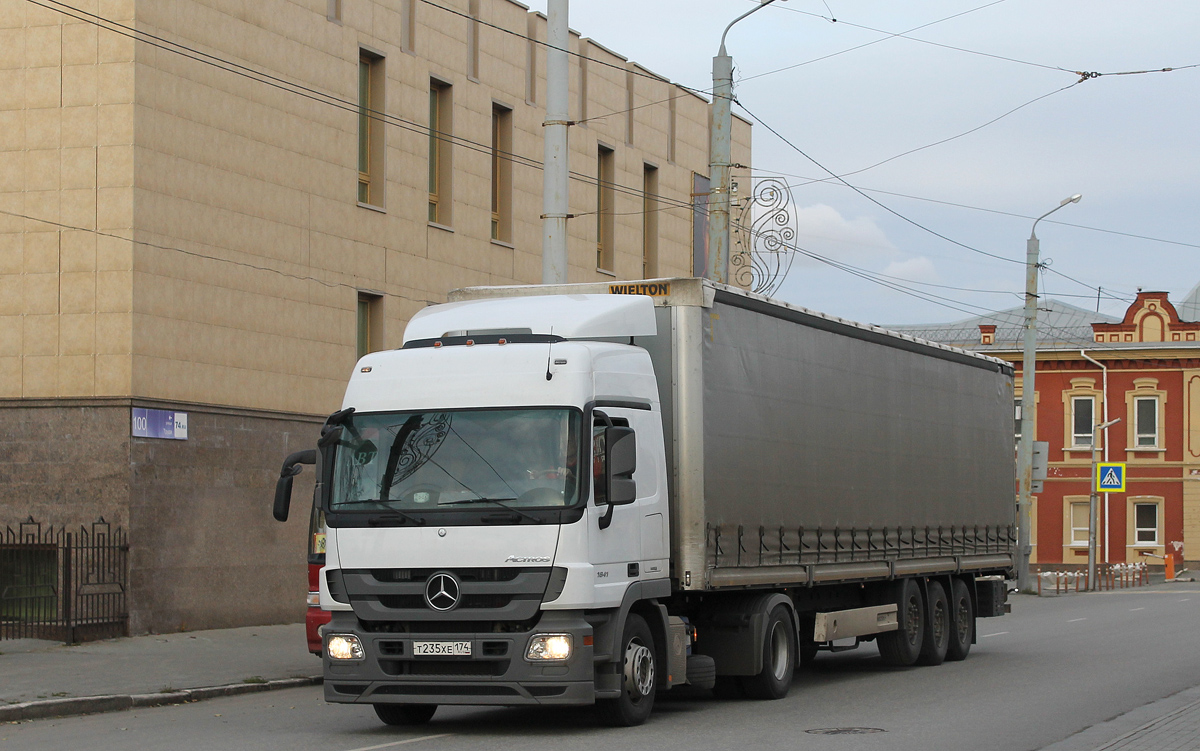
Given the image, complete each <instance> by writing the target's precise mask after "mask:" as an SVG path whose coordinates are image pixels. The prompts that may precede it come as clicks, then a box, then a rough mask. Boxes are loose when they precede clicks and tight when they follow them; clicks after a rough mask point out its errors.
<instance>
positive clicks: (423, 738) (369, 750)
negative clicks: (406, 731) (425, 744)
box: [348, 733, 454, 751]
mask: <svg viewBox="0 0 1200 751" xmlns="http://www.w3.org/2000/svg"><path fill="white" fill-rule="evenodd" d="M452 735H454V733H442V734H440V735H423V736H421V737H420V738H405V739H404V740H402V741H392V742H391V743H380V744H379V745H378V746H363V747H361V748H351V749H348V751H375V749H379V748H392V747H393V746H404V745H407V744H409V743H419V742H420V741H432V740H434V739H435V738H449V737H450V736H452Z"/></svg>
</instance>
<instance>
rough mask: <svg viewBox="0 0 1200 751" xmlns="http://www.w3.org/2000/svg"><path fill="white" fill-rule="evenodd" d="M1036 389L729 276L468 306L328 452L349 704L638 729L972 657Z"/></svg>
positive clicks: (417, 344)
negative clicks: (691, 694) (662, 705)
mask: <svg viewBox="0 0 1200 751" xmlns="http://www.w3.org/2000/svg"><path fill="white" fill-rule="evenodd" d="M1012 376H1013V371H1012V368H1011V366H1010V365H1009V364H1007V363H1005V362H1003V361H1000V360H997V359H994V358H990V357H985V356H981V355H977V354H972V353H969V352H965V351H962V350H958V349H953V348H949V347H945V346H941V345H937V344H933V343H930V342H925V341H921V340H918V339H914V338H912V337H908V336H904V335H901V334H896V333H893V332H889V331H886V330H884V329H881V328H878V327H873V326H864V325H861V324H856V323H852V322H849V321H844V320H841V319H838V318H834V317H831V316H826V315H822V314H820V313H816V312H813V311H808V310H804V309H802V308H798V307H795V306H791V305H787V304H784V303H780V302H777V301H772V300H769V299H767V298H764V297H761V296H758V295H754V294H750V293H747V292H744V291H742V290H738V289H734V288H730V287H725V286H721V285H714V284H712V283H711V282H708V281H705V280H700V279H663V280H652V281H649V282H638V283H630V284H611V285H597V284H585V285H564V286H560V287H532V286H531V287H484V288H471V289H464V290H458V291H456V292H454V293H452V294H451V302H450V303H448V304H445V305H437V306H431V307H429V308H426V309H425V310H423V311H421V312H420V313H418V314H417V315H416V316H414V317H413V319H412V321H411V322H410V323H409V325H408V328H407V330H406V332H405V336H404V345H403V347H402V348H401V349H399V350H396V351H391V352H377V353H373V354H371V355H368V356H366V357H364V358H363V359H362V360H360V361H359V363H358V364H357V365H356V366H355V371H354V373H353V375H352V377H351V379H350V383H349V386H348V388H347V391H346V396H345V399H344V402H343V408H342V410H340V411H339V412H337V413H335V414H334V415H331V416H330V419H329V420H328V421H327V423H326V426H325V427H324V428H323V430H322V435H321V438H320V440H319V442H318V448H317V449H316V451H315V452H313V455H310V456H308V457H306V458H308V459H315V461H316V472H317V490H316V493H317V502H318V503H319V504H320V508H321V509H322V510H323V512H324V514H325V521H326V525H327V532H326V565H325V568H324V570H323V575H322V577H321V580H320V600H321V606H322V607H323V608H325V609H327V610H330V611H331V616H332V619H331V622H330V623H329V624H328V625H327V626H325V627H323V629H322V638H323V640H324V645H325V650H324V657H323V660H324V670H325V696H326V699H327V700H329V701H333V702H346V703H368V704H372V705H374V707H375V710H376V712H377V714H378V715H379V717H380V718H381V719H382V720H383V721H384V722H387V723H392V724H407V723H413V722H422V721H426V720H428V719H429V718H430V717H431V716H432V715H433V713H434V711H435V710H436V707H437V706H438V705H441V704H491V705H522V704H592V703H595V704H597V705H598V709H599V710H600V715H601V717H602V718H603V719H605V720H606V721H608V722H610V723H612V724H618V725H632V724H638V723H640V722H643V721H644V720H645V719H646V717H648V716H649V714H650V711H651V709H652V707H653V702H654V697H655V695H656V693H657V692H659V691H664V690H669V689H671V688H672V687H674V686H678V685H682V684H692V685H694V686H699V687H701V688H712V689H713V690H714V691H716V692H718V693H719V694H722V695H727V696H733V695H747V696H752V697H758V698H779V697H782V696H783V695H785V694H786V693H787V691H788V688H789V686H790V684H791V680H792V675H793V670H794V669H795V666H796V665H797V664H798V663H800V662H803V661H806V660H808V659H811V658H812V657H813V655H815V654H816V652H817V651H818V650H820V649H831V648H842V647H844V646H847V645H850V644H851V643H852V644H853V645H857V644H858V643H860V642H862V641H870V640H874V641H876V642H877V644H878V648H879V651H880V654H881V655H882V658H883V660H884V661H885V662H887V663H888V664H892V665H911V664H914V663H921V664H938V663H940V662H942V661H943V660H944V659H963V658H965V657H966V656H967V652H968V651H969V650H970V647H971V644H972V643H973V642H974V640H975V619H976V618H977V617H988V616H996V615H1001V614H1003V613H1004V612H1005V610H1006V607H1007V605H1006V602H1005V599H1006V589H1005V583H1004V577H1005V576H1007V575H1009V574H1010V573H1011V569H1012V566H1013V563H1014V555H1015V553H1014V549H1015V529H1014V526H1013V513H1014V503H1013V487H1014V474H1015V472H1014V462H1013V446H1012V440H1013V409H1012V405H1013V384H1012ZM289 459H292V458H291V457H290V458H289ZM297 471H298V464H297V462H296V461H291V462H289V463H288V464H285V467H284V471H283V474H282V476H281V480H280V487H279V491H278V492H277V495H276V506H275V514H276V517H277V518H286V516H287V504H288V500H289V498H290V478H291V477H292V476H293V475H294V474H295V473H296V472H297Z"/></svg>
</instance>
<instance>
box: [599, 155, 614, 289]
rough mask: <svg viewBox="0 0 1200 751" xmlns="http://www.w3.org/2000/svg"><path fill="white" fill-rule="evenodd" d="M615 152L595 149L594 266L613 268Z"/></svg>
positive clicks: (604, 268) (608, 269) (602, 268)
mask: <svg viewBox="0 0 1200 751" xmlns="http://www.w3.org/2000/svg"><path fill="white" fill-rule="evenodd" d="M615 181H616V154H615V153H614V152H613V150H612V149H610V148H608V147H607V146H598V147H597V149H596V268H597V269H600V270H602V271H612V270H613V230H614V224H613V221H614V217H613V200H614V190H613V186H614V184H615Z"/></svg>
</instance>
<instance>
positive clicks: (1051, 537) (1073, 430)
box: [899, 285, 1200, 568]
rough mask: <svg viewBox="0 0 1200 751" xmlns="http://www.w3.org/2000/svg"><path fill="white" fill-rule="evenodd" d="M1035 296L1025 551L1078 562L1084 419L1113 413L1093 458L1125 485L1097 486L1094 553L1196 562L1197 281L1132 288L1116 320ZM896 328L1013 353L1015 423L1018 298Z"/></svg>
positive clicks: (1086, 466) (1083, 526)
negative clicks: (994, 309)
mask: <svg viewBox="0 0 1200 751" xmlns="http://www.w3.org/2000/svg"><path fill="white" fill-rule="evenodd" d="M1042 305H1043V308H1041V309H1040V310H1039V313H1038V319H1039V320H1038V353H1037V369H1038V372H1037V379H1036V388H1037V394H1036V397H1035V400H1036V404H1037V415H1036V435H1035V440H1039V441H1046V442H1048V443H1049V470H1048V476H1047V479H1046V481H1045V483H1044V489H1043V490H1042V492H1040V493H1038V494H1036V497H1035V500H1034V507H1033V524H1032V529H1031V532H1032V534H1031V540H1033V542H1034V548H1033V557H1032V558H1031V561H1032V562H1033V563H1036V564H1041V565H1043V566H1046V565H1051V566H1053V565H1056V564H1057V565H1065V566H1072V565H1077V564H1086V562H1087V543H1088V502H1089V494H1090V492H1091V471H1092V461H1093V445H1092V429H1093V427H1094V426H1095V425H1098V424H1101V423H1104V422H1106V421H1108V420H1112V419H1116V418H1120V422H1118V423H1117V424H1115V425H1113V426H1112V427H1110V428H1108V429H1107V430H1104V431H1101V433H1100V435H1099V440H1098V441H1097V443H1096V446H1095V448H1096V457H1097V458H1098V459H1099V460H1100V461H1112V462H1125V463H1126V465H1127V470H1126V491H1125V492H1123V493H1105V494H1102V495H1101V500H1100V508H1099V526H1098V528H1097V560H1098V561H1100V562H1110V563H1126V562H1134V561H1139V560H1147V559H1146V558H1145V557H1144V556H1143V555H1142V554H1143V553H1147V554H1153V555H1157V556H1162V555H1166V554H1171V555H1173V556H1174V557H1175V560H1176V563H1177V564H1184V563H1185V561H1192V562H1200V320H1198V319H1200V285H1198V286H1197V287H1196V288H1195V289H1194V290H1192V292H1191V293H1190V294H1189V295H1188V296H1187V297H1186V298H1184V299H1183V300H1182V301H1180V303H1179V305H1178V306H1176V305H1174V304H1172V303H1171V301H1170V300H1168V296H1167V293H1165V292H1139V293H1138V295H1137V298H1136V300H1134V302H1133V303H1132V304H1131V305H1130V306H1129V308H1128V309H1127V310H1126V312H1125V315H1124V317H1123V318H1121V319H1115V318H1113V317H1111V316H1105V315H1102V314H1096V313H1092V312H1089V311H1086V310H1082V309H1080V308H1076V307H1074V306H1071V305H1067V304H1064V303H1060V302H1057V301H1053V300H1049V301H1046V302H1043V303H1042ZM899 328H901V330H903V331H904V332H905V333H909V334H913V335H916V336H923V337H925V338H929V339H934V340H935V341H940V342H943V343H946V344H954V345H956V346H962V347H966V348H969V349H972V350H975V351H979V352H986V353H988V354H991V355H994V356H996V357H1001V358H1004V359H1006V360H1010V361H1012V362H1013V363H1015V364H1016V366H1017V381H1016V393H1015V394H1014V395H1013V396H1014V399H1015V402H1016V404H1017V407H1016V411H1017V413H1018V414H1017V417H1018V422H1017V430H1018V431H1019V430H1020V422H1019V416H1020V415H1019V409H1020V407H1019V403H1020V399H1021V383H1022V378H1021V372H1022V363H1021V361H1022V348H1021V334H1022V310H1021V309H1020V308H1015V309H1013V310H1009V311H1003V312H1001V313H998V314H993V315H990V316H982V317H979V318H974V319H969V320H966V321H960V322H957V323H954V324H947V325H944V326H941V327H917V326H906V327H899ZM1189 541H1190V542H1189ZM1149 560H1150V562H1151V563H1160V562H1161V561H1157V560H1156V559H1149ZM1191 567H1192V568H1196V566H1191Z"/></svg>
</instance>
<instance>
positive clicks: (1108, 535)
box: [1079, 349, 1112, 563]
mask: <svg viewBox="0 0 1200 751" xmlns="http://www.w3.org/2000/svg"><path fill="white" fill-rule="evenodd" d="M1079 355H1080V356H1081V357H1082V358H1083V359H1085V360H1087V361H1088V362H1090V363H1091V364H1092V365H1095V366H1096V367H1097V368H1100V371H1101V373H1102V374H1103V375H1102V376H1101V383H1102V384H1103V385H1102V386H1101V387H1100V389H1101V391H1100V394H1101V396H1102V401H1101V403H1100V407H1101V409H1102V410H1104V412H1103V414H1104V416H1103V418H1101V419H1102V420H1103V421H1104V424H1105V425H1109V424H1110V423H1109V422H1108V368H1107V367H1105V366H1104V364H1103V363H1101V362H1100V361H1099V360H1093V359H1092V358H1091V357H1089V356H1088V353H1087V352H1084V351H1083V350H1082V349H1081V350H1079ZM1104 461H1106V462H1107V461H1108V428H1107V427H1106V428H1104ZM1092 471H1093V473H1094V472H1095V470H1092ZM1110 496H1111V493H1105V494H1104V562H1105V563H1109V562H1110V561H1109V557H1108V548H1109V547H1110V543H1111V542H1112V532H1110V531H1109V528H1108V509H1109V506H1110V505H1112V504H1111V503H1110V502H1109V497H1110Z"/></svg>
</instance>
